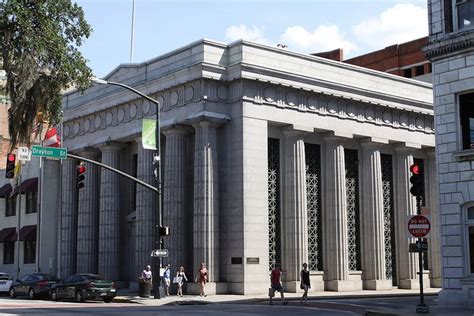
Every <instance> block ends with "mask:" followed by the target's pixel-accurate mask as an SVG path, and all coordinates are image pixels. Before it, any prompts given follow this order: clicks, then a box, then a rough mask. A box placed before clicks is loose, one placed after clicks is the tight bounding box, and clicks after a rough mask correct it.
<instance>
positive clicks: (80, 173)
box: [76, 161, 86, 189]
mask: <svg viewBox="0 0 474 316" xmlns="http://www.w3.org/2000/svg"><path fill="white" fill-rule="evenodd" d="M85 172H86V167H84V162H83V161H81V162H80V163H79V164H78V165H77V167H76V188H78V189H82V188H83V187H84V179H85V178H86V176H85V175H84V173H85Z"/></svg>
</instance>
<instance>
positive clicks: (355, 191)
mask: <svg viewBox="0 0 474 316" xmlns="http://www.w3.org/2000/svg"><path fill="white" fill-rule="evenodd" d="M344 156H345V164H346V202H347V234H348V238H347V242H348V243H349V270H351V271H358V270H360V269H361V262H360V222H359V218H360V212H359V163H358V160H359V159H358V152H357V150H353V149H345V150H344Z"/></svg>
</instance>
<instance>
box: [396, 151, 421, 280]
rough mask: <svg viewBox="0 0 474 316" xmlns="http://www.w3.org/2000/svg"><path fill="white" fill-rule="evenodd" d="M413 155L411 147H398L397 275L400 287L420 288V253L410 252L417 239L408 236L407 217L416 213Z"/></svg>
mask: <svg viewBox="0 0 474 316" xmlns="http://www.w3.org/2000/svg"><path fill="white" fill-rule="evenodd" d="M412 164H413V155H412V152H411V150H410V149H409V148H406V147H398V148H396V164H395V165H396V167H395V176H396V183H395V188H396V191H395V197H396V199H395V201H396V204H395V205H396V207H395V218H396V223H397V226H396V239H397V277H398V280H399V282H398V285H399V287H400V288H407V289H411V288H419V284H418V280H417V272H418V254H416V253H411V252H408V245H409V243H411V242H415V241H416V239H414V238H408V228H407V218H408V216H409V215H416V199H415V197H413V196H412V195H411V194H410V166H411V165H412Z"/></svg>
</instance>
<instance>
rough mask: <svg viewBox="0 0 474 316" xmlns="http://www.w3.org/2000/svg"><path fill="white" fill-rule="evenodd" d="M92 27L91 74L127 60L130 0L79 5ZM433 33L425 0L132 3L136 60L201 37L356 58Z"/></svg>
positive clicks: (87, 44) (87, 51) (85, 48)
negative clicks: (339, 51)
mask: <svg viewBox="0 0 474 316" xmlns="http://www.w3.org/2000/svg"><path fill="white" fill-rule="evenodd" d="M75 2H76V3H77V4H78V5H80V6H81V7H82V8H83V9H84V12H85V17H86V20H87V21H88V23H89V24H90V25H91V26H92V29H93V32H92V34H91V36H90V37H89V38H88V39H86V40H85V41H84V44H83V45H82V47H81V52H82V53H83V55H84V57H85V58H86V59H88V61H89V62H88V63H89V66H90V67H91V68H92V70H93V72H94V75H95V76H97V77H99V78H101V77H105V76H106V75H107V74H108V73H110V72H111V71H112V70H113V69H115V68H116V67H117V66H119V65H120V64H122V63H129V62H130V42H131V24H132V18H131V17H132V3H133V0H75ZM427 35H428V17H427V0H407V1H403V0H135V40H134V46H133V47H134V49H133V60H132V62H134V63H140V62H144V61H147V60H149V59H152V58H154V57H156V56H159V55H162V54H165V53H167V52H169V51H172V50H174V49H177V48H179V47H182V46H185V45H187V44H189V43H192V42H194V41H197V40H199V39H202V38H206V39H211V40H215V41H218V42H222V43H226V44H229V43H232V42H234V41H236V40H239V39H245V40H250V41H254V42H258V43H261V44H266V45H270V46H276V45H277V44H284V45H286V46H287V47H288V48H287V49H288V50H290V51H296V52H300V53H307V54H310V53H315V52H322V51H329V50H333V49H336V48H343V49H344V58H350V57H355V56H359V55H362V54H365V53H368V52H371V51H374V50H378V49H382V48H384V47H386V46H390V45H393V44H397V43H403V42H406V41H410V40H414V39H417V38H420V37H423V36H427Z"/></svg>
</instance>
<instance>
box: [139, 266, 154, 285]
mask: <svg viewBox="0 0 474 316" xmlns="http://www.w3.org/2000/svg"><path fill="white" fill-rule="evenodd" d="M152 278H153V276H152V273H151V266H149V265H147V266H146V267H145V270H143V272H142V279H143V282H145V283H150V285H151V283H152Z"/></svg>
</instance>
